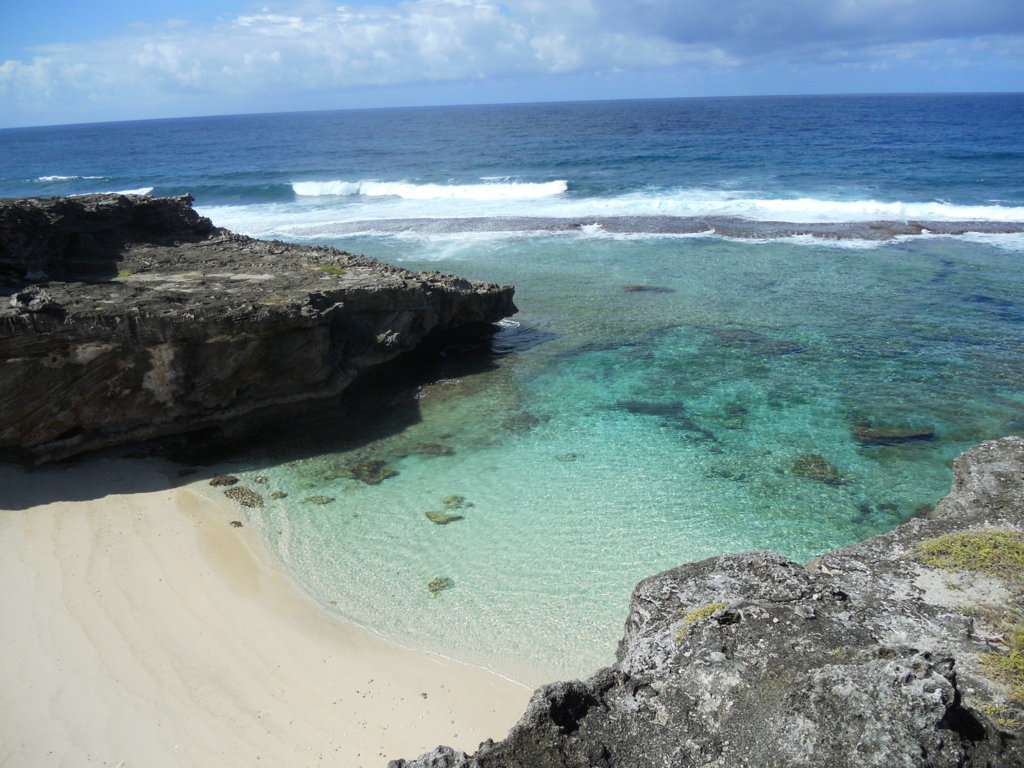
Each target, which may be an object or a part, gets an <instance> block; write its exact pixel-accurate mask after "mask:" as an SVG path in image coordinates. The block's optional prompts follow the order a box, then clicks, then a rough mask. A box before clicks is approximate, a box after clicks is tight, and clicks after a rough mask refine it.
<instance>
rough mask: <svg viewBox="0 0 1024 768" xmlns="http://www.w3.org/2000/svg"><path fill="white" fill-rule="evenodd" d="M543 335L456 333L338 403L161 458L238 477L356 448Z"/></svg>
mask: <svg viewBox="0 0 1024 768" xmlns="http://www.w3.org/2000/svg"><path fill="white" fill-rule="evenodd" d="M548 338H550V335H549V334H546V333H543V332H540V331H536V330H535V329H529V328H518V327H516V328H502V329H498V330H495V327H494V326H485V327H479V326H478V327H475V328H466V329H462V330H461V331H459V332H457V333H454V334H452V333H449V334H448V335H446V336H445V337H443V338H441V339H433V340H429V341H428V342H425V343H424V344H422V345H421V347H420V348H418V349H416V350H414V351H412V352H409V353H406V354H405V355H403V356H401V357H399V358H396V359H395V360H393V361H391V362H389V363H386V364H384V365H382V366H379V367H377V368H375V369H374V370H372V371H370V372H367V373H364V374H362V375H361V376H360V378H359V380H358V381H357V382H356V383H354V384H353V385H352V386H350V387H349V388H348V389H347V390H346V391H345V393H344V395H343V397H341V398H340V399H338V400H336V401H320V402H318V403H313V404H299V405H297V406H296V407H295V409H275V411H273V412H271V413H267V412H264V413H261V414H259V415H258V416H257V417H256V418H255V419H254V420H251V421H250V422H249V423H247V424H245V425H243V427H242V429H241V430H240V431H239V432H237V433H233V431H232V430H229V431H225V432H222V433H219V434H214V433H209V434H205V435H192V436H186V437H185V438H184V439H183V440H181V441H179V443H178V444H177V445H176V446H173V447H172V448H171V449H170V450H169V451H167V452H165V453H164V454H163V455H166V456H168V457H169V458H172V459H173V460H174V461H176V462H178V463H180V464H183V465H188V466H199V467H201V466H210V465H219V464H228V465H230V466H231V468H232V470H233V471H238V472H243V471H257V470H260V469H265V468H266V467H268V466H273V465H278V464H282V463H284V462H288V461H298V460H302V459H308V458H311V457H315V456H320V455H323V454H332V453H342V452H349V451H356V450H358V449H360V448H362V447H364V446H368V445H370V444H371V443H376V442H378V441H381V440H384V439H385V438H388V437H391V436H394V435H398V434H400V433H402V432H403V431H405V430H406V429H408V428H409V427H411V426H413V425H415V424H418V423H419V422H420V421H421V420H422V414H421V410H420V399H419V398H420V394H421V392H422V389H423V388H424V387H426V386H428V385H430V384H434V383H436V382H438V381H441V380H450V379H462V378H468V377H472V376H476V375H482V374H485V373H488V372H490V371H493V370H495V369H496V368H497V367H498V360H499V359H500V358H502V357H504V356H506V355H511V354H515V353H517V352H521V351H523V350H524V349H528V348H529V347H532V346H534V345H536V344H539V343H541V342H543V341H546V340H547V339H548ZM311 406H312V407H311ZM243 434H244V437H243V436H241V435H243Z"/></svg>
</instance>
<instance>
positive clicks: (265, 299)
mask: <svg viewBox="0 0 1024 768" xmlns="http://www.w3.org/2000/svg"><path fill="white" fill-rule="evenodd" d="M512 297H513V288H512V287H511V286H498V285H494V284H490V283H483V282H475V281H470V280H464V279H462V278H459V277H453V276H451V275H442V274H440V273H437V272H429V273H427V272H410V271H408V270H405V269H400V268H398V267H394V266H390V265H387V264H382V263H381V262H378V261H375V260H373V259H368V258H365V257H363V256H356V255H353V254H350V253H343V252H341V251H338V250H335V249H333V248H326V247H301V246H295V245H289V244H286V243H280V242H265V241H260V240H254V239H251V238H248V237H243V236H240V235H236V234H233V233H231V232H228V231H227V230H224V229H219V228H217V227H215V226H214V225H213V224H212V223H211V222H210V221H209V219H206V218H203V217H201V216H199V215H198V214H197V213H196V212H195V211H194V210H193V209H192V199H191V198H190V197H188V196H181V197H173V198H150V197H145V196H135V195H82V196H77V197H71V198H49V199H39V198H31V199H23V200H0V454H3V455H5V456H8V457H15V458H22V459H29V460H33V461H36V462H39V461H46V460H52V459H57V458H62V457H66V456H70V455H72V454H75V453H80V452H82V451H85V450H90V449H93V448H100V447H104V446H109V445H116V444H119V443H124V442H128V441H134V440H140V439H147V438H151V437H156V436H161V435H168V434H178V433H183V432H191V431H196V430H202V429H217V428H224V427H231V428H233V429H236V430H242V429H243V428H244V427H245V425H248V426H249V427H258V426H259V422H260V419H261V418H263V417H265V416H267V415H268V414H272V413H274V412H275V411H280V410H281V409H284V408H289V409H292V410H298V409H297V408H296V406H297V405H301V404H304V403H305V404H309V405H310V406H311V408H312V407H318V404H324V403H329V402H331V400H332V399H334V398H337V396H338V395H339V394H340V393H341V392H343V391H344V390H345V389H346V388H347V387H348V386H349V385H350V384H352V383H353V382H354V381H355V380H356V379H357V378H358V377H359V376H360V375H361V374H363V373H365V372H367V371H370V370H372V369H374V368H377V367H378V366H380V365H382V364H383V363H386V362H388V361H391V360H393V359H394V358H396V357H397V356H399V355H401V354H402V353H405V352H409V351H410V350H413V349H416V348H418V347H420V345H422V344H424V343H425V342H430V341H432V340H438V339H440V338H443V337H444V336H445V335H447V334H452V333H455V332H459V331H464V330H466V329H470V328H476V327H479V326H483V325H485V324H489V323H494V322H496V321H498V320H500V319H501V318H504V317H507V316H509V315H511V314H513V313H515V312H516V308H515V305H514V304H513V301H512Z"/></svg>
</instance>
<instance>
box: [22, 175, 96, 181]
mask: <svg viewBox="0 0 1024 768" xmlns="http://www.w3.org/2000/svg"><path fill="white" fill-rule="evenodd" d="M102 178H103V177H102V176H39V177H38V178H36V181H74V180H75V179H102Z"/></svg>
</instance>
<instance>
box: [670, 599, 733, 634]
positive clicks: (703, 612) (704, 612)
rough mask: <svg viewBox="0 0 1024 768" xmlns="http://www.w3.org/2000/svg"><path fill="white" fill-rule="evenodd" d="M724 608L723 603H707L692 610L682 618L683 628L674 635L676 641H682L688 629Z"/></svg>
mask: <svg viewBox="0 0 1024 768" xmlns="http://www.w3.org/2000/svg"><path fill="white" fill-rule="evenodd" d="M723 608H725V603H708V604H707V605H702V606H700V607H699V608H694V609H693V610H691V611H689V612H688V613H687V614H686V616H685V618H683V626H681V627H680V628H679V632H678V633H677V634H676V640H680V641H681V640H682V639H683V638H684V637H686V633H687V632H689V631H690V627H692V626H693V625H694V624H696V623H697V622H698V621H703V620H704V619H706V618H708V617H710V616H711V614H713V613H714V612H715V611H720V610H722V609H723Z"/></svg>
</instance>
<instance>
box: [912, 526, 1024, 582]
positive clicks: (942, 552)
mask: <svg viewBox="0 0 1024 768" xmlns="http://www.w3.org/2000/svg"><path fill="white" fill-rule="evenodd" d="M915 552H916V554H917V556H918V558H919V559H920V560H921V562H922V563H924V564H925V565H930V566H932V567H933V568H941V569H943V570H946V571H974V572H976V573H982V574H984V575H986V576H997V577H999V578H1003V579H1010V580H1013V581H1021V580H1024V536H1021V534H1020V533H1018V532H1016V531H1006V530H997V529H991V530H987V529H974V530H970V531H964V532H963V533H949V534H946V535H945V536H939V537H937V538H934V539H928V540H926V541H922V542H921V543H920V544H918V545H917V548H916V549H915Z"/></svg>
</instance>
